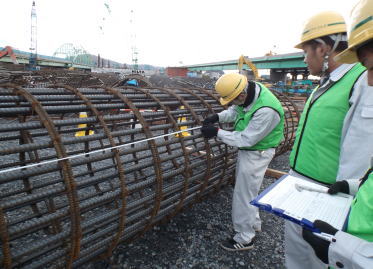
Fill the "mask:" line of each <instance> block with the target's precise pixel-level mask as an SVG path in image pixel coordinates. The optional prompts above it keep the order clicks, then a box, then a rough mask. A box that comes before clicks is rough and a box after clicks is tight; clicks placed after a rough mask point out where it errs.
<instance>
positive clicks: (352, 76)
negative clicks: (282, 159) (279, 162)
mask: <svg viewBox="0 0 373 269" xmlns="http://www.w3.org/2000/svg"><path fill="white" fill-rule="evenodd" d="M364 71H365V68H364V67H363V66H362V65H361V64H356V65H355V66H354V67H353V68H351V69H350V70H349V71H348V72H347V73H346V74H345V75H344V76H343V77H342V78H341V79H340V80H339V81H337V82H336V83H335V84H334V85H332V86H331V87H330V88H329V89H327V90H326V91H325V92H324V93H322V94H321V95H320V96H319V97H318V98H317V99H316V100H314V101H313V102H312V103H311V100H312V96H313V94H314V93H315V91H316V90H315V91H313V93H312V95H311V96H310V97H309V99H308V100H307V102H306V105H305V107H304V111H303V113H302V116H301V119H300V121H299V126H298V129H297V134H296V139H295V142H294V146H293V150H292V152H291V154H290V166H291V168H292V169H293V170H294V171H296V172H298V173H299V174H302V175H304V176H306V177H308V178H311V179H314V180H317V181H320V182H323V183H328V184H332V183H334V182H335V179H336V177H337V172H338V165H339V153H340V142H341V133H342V128H343V121H344V118H345V116H346V113H347V112H348V110H349V108H350V104H349V99H350V93H351V90H352V88H353V86H354V84H355V82H356V80H357V79H358V78H359V76H360V75H361V74H362V73H363V72H364Z"/></svg>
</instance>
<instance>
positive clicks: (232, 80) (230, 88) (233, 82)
mask: <svg viewBox="0 0 373 269" xmlns="http://www.w3.org/2000/svg"><path fill="white" fill-rule="evenodd" d="M247 84H248V82H247V78H246V76H244V75H241V74H236V73H232V74H225V75H222V76H221V77H220V78H219V79H218V81H216V84H215V90H216V92H217V93H218V94H219V95H220V100H219V101H220V104H222V105H223V106H224V105H226V104H228V103H230V102H232V101H233V100H234V99H235V98H236V97H237V96H238V95H239V94H240V93H241V92H242V91H243V90H244V89H245V88H246V86H247Z"/></svg>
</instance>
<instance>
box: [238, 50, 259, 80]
mask: <svg viewBox="0 0 373 269" xmlns="http://www.w3.org/2000/svg"><path fill="white" fill-rule="evenodd" d="M243 64H247V66H248V67H250V69H251V71H253V74H254V78H255V80H260V79H261V78H260V76H259V72H258V68H256V66H255V65H254V64H253V63H252V62H251V61H250V60H249V58H248V57H245V56H243V55H241V56H240V58H238V72H239V73H242V67H243Z"/></svg>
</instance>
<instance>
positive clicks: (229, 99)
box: [219, 83, 247, 106]
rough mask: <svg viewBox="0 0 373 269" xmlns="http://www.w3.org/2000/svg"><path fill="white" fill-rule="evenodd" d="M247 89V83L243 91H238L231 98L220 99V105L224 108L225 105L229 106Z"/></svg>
mask: <svg viewBox="0 0 373 269" xmlns="http://www.w3.org/2000/svg"><path fill="white" fill-rule="evenodd" d="M246 87H247V83H246V85H245V87H243V88H242V90H240V91H236V92H234V93H233V94H231V95H230V96H228V97H226V98H223V97H220V100H219V101H220V104H221V105H222V106H225V105H227V104H229V103H230V102H232V101H233V100H234V99H236V98H237V96H239V95H240V94H241V93H242V92H243V91H244V90H245V89H246Z"/></svg>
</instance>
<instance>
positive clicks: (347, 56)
mask: <svg viewBox="0 0 373 269" xmlns="http://www.w3.org/2000/svg"><path fill="white" fill-rule="evenodd" d="M370 39H373V0H361V1H359V2H358V3H357V4H356V6H355V7H354V8H353V9H352V12H351V24H350V26H349V31H348V48H347V49H345V50H344V51H342V52H341V53H339V54H338V55H337V56H335V57H334V59H335V60H336V61H337V62H341V63H348V64H352V63H356V62H358V61H359V60H358V58H357V54H356V49H357V48H358V47H359V45H362V44H363V43H365V42H366V41H368V40H370Z"/></svg>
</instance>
